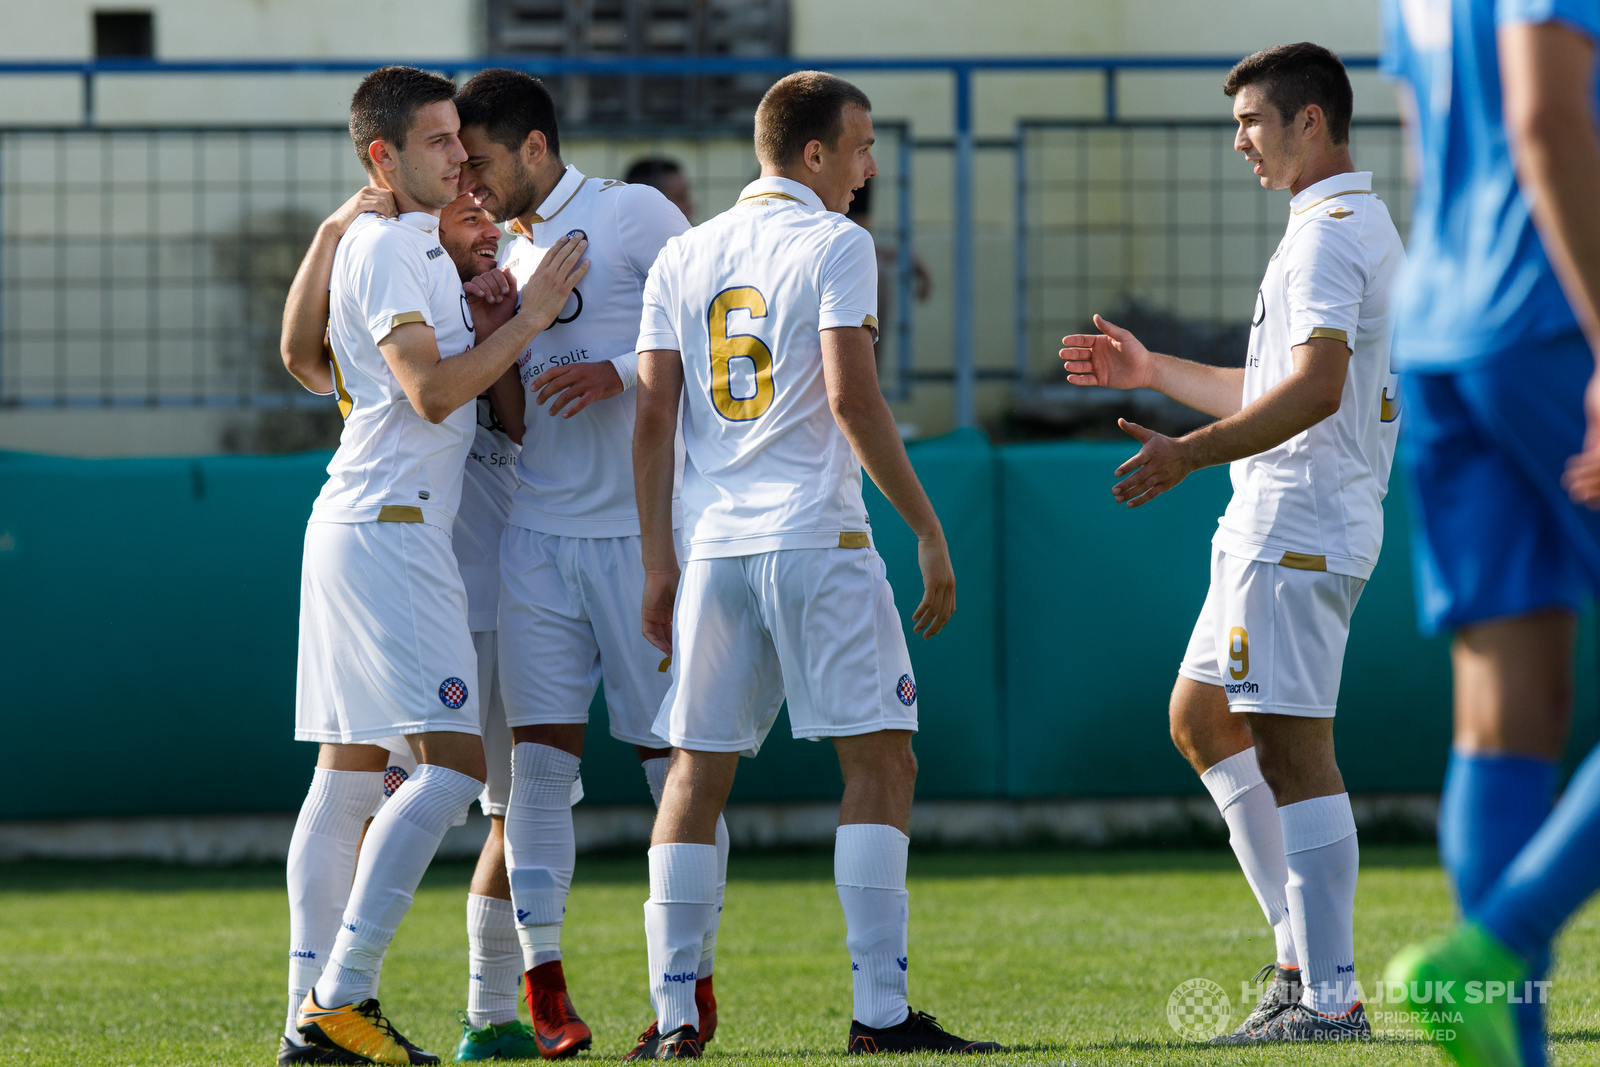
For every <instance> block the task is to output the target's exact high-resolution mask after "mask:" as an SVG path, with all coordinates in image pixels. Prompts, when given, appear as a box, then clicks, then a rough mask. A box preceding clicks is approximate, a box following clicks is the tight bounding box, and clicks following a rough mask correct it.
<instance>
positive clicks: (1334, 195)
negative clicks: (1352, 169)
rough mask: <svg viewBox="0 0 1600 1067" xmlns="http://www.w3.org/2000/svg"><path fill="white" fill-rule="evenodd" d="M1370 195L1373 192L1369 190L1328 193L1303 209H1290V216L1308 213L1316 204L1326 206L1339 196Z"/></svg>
mask: <svg viewBox="0 0 1600 1067" xmlns="http://www.w3.org/2000/svg"><path fill="white" fill-rule="evenodd" d="M1372 195H1373V192H1372V190H1371V189H1346V190H1345V191H1344V192H1342V193H1329V194H1328V195H1327V196H1324V197H1322V198H1321V199H1318V200H1313V201H1311V203H1309V204H1307V205H1306V206H1305V207H1297V208H1292V209H1290V214H1293V215H1304V214H1305V213H1306V212H1308V211H1310V210H1311V209H1312V208H1314V207H1316V206H1317V205H1318V204H1326V203H1327V202H1328V201H1329V200H1336V199H1338V198H1339V197H1341V196H1372Z"/></svg>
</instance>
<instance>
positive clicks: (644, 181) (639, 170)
mask: <svg viewBox="0 0 1600 1067" xmlns="http://www.w3.org/2000/svg"><path fill="white" fill-rule="evenodd" d="M682 173H683V168H682V167H680V166H678V161H677V160H675V159H668V158H667V157H666V156H646V157H645V158H643V159H641V160H639V161H638V162H636V163H634V165H633V166H631V167H629V168H628V173H626V174H624V175H623V176H622V180H623V181H625V182H627V183H628V184H629V185H655V183H656V182H658V181H660V180H661V179H662V178H665V177H668V176H669V175H672V174H682Z"/></svg>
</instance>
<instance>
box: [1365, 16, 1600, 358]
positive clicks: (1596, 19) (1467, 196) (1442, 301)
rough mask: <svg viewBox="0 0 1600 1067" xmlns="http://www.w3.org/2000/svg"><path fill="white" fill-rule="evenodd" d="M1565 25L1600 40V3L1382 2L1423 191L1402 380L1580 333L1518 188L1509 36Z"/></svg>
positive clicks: (1403, 317) (1402, 316) (1401, 347)
mask: <svg viewBox="0 0 1600 1067" xmlns="http://www.w3.org/2000/svg"><path fill="white" fill-rule="evenodd" d="M1552 20H1558V21H1561V22H1564V23H1566V24H1568V25H1570V26H1572V27H1573V28H1575V29H1578V30H1580V31H1581V32H1584V33H1586V34H1588V35H1590V36H1591V37H1595V38H1596V39H1600V0H1453V2H1452V0H1383V27H1384V53H1383V64H1382V66H1383V70H1384V72H1385V73H1387V74H1388V75H1390V76H1391V77H1393V78H1395V79H1397V80H1398V81H1401V82H1403V83H1407V84H1409V85H1410V86H1411V88H1412V90H1413V91H1414V93H1415V96H1416V103H1417V114H1416V124H1415V128H1414V130H1413V135H1414V137H1415V147H1416V149H1417V151H1418V152H1419V154H1420V156H1421V159H1420V162H1421V164H1422V166H1421V172H1422V173H1421V183H1420V185H1419V186H1418V188H1417V190H1416V199H1415V202H1414V203H1413V206H1412V217H1411V239H1410V242H1409V245H1408V247H1407V250H1406V259H1407V266H1406V270H1405V272H1404V273H1403V274H1402V276H1401V281H1400V286H1399V293H1398V297H1397V303H1398V313H1397V316H1396V326H1395V338H1394V346H1393V359H1394V363H1395V367H1396V369H1397V370H1407V371H1423V372H1428V371H1435V372H1438V371H1455V370H1461V369H1465V368H1467V367H1470V366H1473V365H1475V364H1479V363H1482V362H1485V361H1487V360H1489V359H1492V358H1493V357H1494V356H1496V355H1497V354H1500V353H1504V352H1507V351H1510V350H1513V349H1515V350H1517V351H1519V352H1521V353H1525V354H1528V355H1529V357H1530V358H1537V354H1536V352H1537V346H1535V347H1534V348H1529V347H1528V343H1529V342H1530V341H1532V342H1539V341H1545V340H1554V339H1558V338H1566V337H1570V336H1571V335H1573V334H1576V333H1577V332H1578V324H1577V320H1576V319H1575V318H1574V316H1573V313H1572V309H1571V307H1570V306H1569V305H1568V303H1567V299H1566V296H1565V294H1563V293H1562V291H1561V286H1560V283H1559V282H1558V280H1557V279H1556V276H1555V273H1554V272H1553V271H1552V270H1551V267H1550V261H1549V259H1548V258H1547V257H1546V255H1545V252H1544V247H1543V245H1542V244H1541V243H1540V240H1539V235H1538V232H1537V231H1536V230H1535V229H1534V225H1533V219H1532V218H1531V217H1530V215H1529V213H1528V203H1527V201H1526V200H1525V199H1524V198H1523V196H1522V193H1521V191H1520V190H1519V189H1518V187H1517V178H1516V173H1515V172H1514V170H1513V169H1512V163H1511V153H1510V149H1509V147H1508V145H1507V143H1506V132H1505V124H1504V123H1503V121H1502V119H1501V93H1500V61H1499V55H1498V52H1497V50H1496V44H1495V30H1496V28H1497V27H1499V26H1501V25H1504V24H1507V23H1514V22H1531V23H1540V22H1549V21H1552Z"/></svg>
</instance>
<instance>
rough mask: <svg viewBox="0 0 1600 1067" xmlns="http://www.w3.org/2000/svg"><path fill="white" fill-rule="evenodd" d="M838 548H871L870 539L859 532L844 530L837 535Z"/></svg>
mask: <svg viewBox="0 0 1600 1067" xmlns="http://www.w3.org/2000/svg"><path fill="white" fill-rule="evenodd" d="M839 547H840V548H871V547H872V538H871V537H869V536H867V535H866V534H865V533H863V532H861V531H860V530H846V531H844V532H843V533H841V534H840V535H839Z"/></svg>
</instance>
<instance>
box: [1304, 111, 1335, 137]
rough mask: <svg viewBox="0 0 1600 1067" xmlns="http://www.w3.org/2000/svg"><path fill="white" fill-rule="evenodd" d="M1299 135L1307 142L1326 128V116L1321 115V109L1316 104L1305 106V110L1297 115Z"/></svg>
mask: <svg viewBox="0 0 1600 1067" xmlns="http://www.w3.org/2000/svg"><path fill="white" fill-rule="evenodd" d="M1299 120H1300V121H1299V126H1300V135H1301V136H1302V137H1304V138H1306V139H1307V140H1311V139H1312V138H1314V137H1316V136H1317V134H1319V133H1321V132H1322V131H1323V130H1325V129H1327V128H1328V116H1326V115H1324V114H1323V113H1322V108H1321V107H1320V106H1318V105H1317V104H1307V105H1306V109H1305V110H1304V111H1302V112H1300V115H1299Z"/></svg>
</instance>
